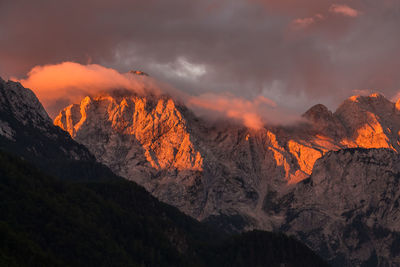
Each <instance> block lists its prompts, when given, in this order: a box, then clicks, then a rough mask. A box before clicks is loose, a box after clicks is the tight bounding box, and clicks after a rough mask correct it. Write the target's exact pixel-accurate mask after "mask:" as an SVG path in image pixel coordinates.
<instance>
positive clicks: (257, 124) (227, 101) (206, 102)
mask: <svg viewBox="0 0 400 267" xmlns="http://www.w3.org/2000/svg"><path fill="white" fill-rule="evenodd" d="M187 104H188V105H189V106H190V107H191V108H192V109H193V110H194V111H195V112H196V113H197V114H199V115H204V116H208V117H210V116H211V117H213V118H215V117H218V115H219V117H228V118H231V119H234V120H236V121H239V122H241V123H243V124H244V125H245V126H246V127H248V128H252V129H256V130H257V129H261V128H262V127H263V126H264V125H265V124H282V122H283V121H284V122H285V123H293V122H295V121H297V120H298V118H297V117H295V116H290V115H288V114H285V112H284V111H283V110H280V109H279V108H278V106H277V105H276V103H275V102H274V101H273V100H271V99H269V98H266V97H264V96H262V95H260V96H258V97H256V98H254V99H253V100H248V99H244V98H240V97H236V96H234V95H231V94H212V93H207V94H202V95H200V96H192V97H190V98H189V99H188V100H187Z"/></svg>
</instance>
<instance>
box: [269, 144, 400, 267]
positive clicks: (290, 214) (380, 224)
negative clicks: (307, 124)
mask: <svg viewBox="0 0 400 267" xmlns="http://www.w3.org/2000/svg"><path fill="white" fill-rule="evenodd" d="M399 203H400V155H399V154H397V153H396V152H394V151H393V150H391V149H360V148H353V149H346V150H340V151H336V152H329V153H327V154H326V155H325V156H324V157H322V158H321V159H319V160H318V161H317V162H316V164H315V166H314V170H313V173H312V175H311V177H310V178H309V179H307V180H306V181H304V182H302V183H300V184H299V185H297V186H296V188H295V189H294V190H293V191H291V192H290V193H288V194H287V195H285V196H283V197H281V198H277V199H274V200H271V201H270V202H267V203H265V206H264V208H265V210H266V212H270V213H272V214H274V215H275V216H278V215H281V216H284V217H285V223H283V224H282V225H280V227H279V230H280V231H284V232H286V233H290V234H293V235H295V236H297V238H299V239H300V240H302V241H303V242H305V243H306V244H307V245H308V246H309V247H310V248H312V249H313V250H314V251H316V252H318V254H319V255H321V256H323V257H324V258H325V259H328V260H329V262H330V263H332V264H333V265H334V266H398V265H400V249H399V248H400V246H399V244H400V223H399V216H400V209H399ZM363 264H364V265H363Z"/></svg>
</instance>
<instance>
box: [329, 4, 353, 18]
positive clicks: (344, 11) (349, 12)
mask: <svg viewBox="0 0 400 267" xmlns="http://www.w3.org/2000/svg"><path fill="white" fill-rule="evenodd" d="M329 11H330V12H332V13H336V14H341V15H344V16H347V17H352V18H355V17H358V15H359V14H360V12H359V11H358V10H356V9H354V8H351V7H349V6H347V5H337V4H333V5H331V7H330V8H329Z"/></svg>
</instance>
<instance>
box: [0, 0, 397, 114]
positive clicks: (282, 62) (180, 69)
mask: <svg viewBox="0 0 400 267" xmlns="http://www.w3.org/2000/svg"><path fill="white" fill-rule="evenodd" d="M399 33H400V1H398V0H379V1H377V0H347V1H339V0H338V1H328V0H219V1H209V0H202V1H187V0H169V1H161V0H146V1H135V0H133V1H132V0H130V1H128V0H113V1H111V0H87V1H71V0H68V1H67V0H57V1H54V0H37V1H27V0H0V76H2V77H3V78H6V79H7V78H11V77H13V78H14V77H15V78H18V79H26V78H28V76H27V75H28V72H29V71H30V70H31V69H32V68H34V67H35V66H43V65H56V66H59V65H57V64H60V63H62V62H75V63H79V64H80V65H81V67H82V68H87V66H86V65H88V64H96V65H89V66H97V65H101V66H104V67H105V68H107V69H115V70H117V71H118V72H121V73H124V72H127V71H129V70H130V69H139V70H142V71H145V72H147V73H149V74H150V75H151V77H153V78H154V79H155V80H157V81H161V82H163V83H165V84H169V85H170V86H172V87H175V88H178V89H179V90H181V91H183V92H185V93H187V94H189V95H193V96H199V97H198V98H196V99H195V101H194V102H193V101H192V102H193V103H196V101H197V103H198V101H200V100H203V101H205V102H207V101H208V100H210V101H211V100H213V101H215V98H214V97H213V96H218V97H221V96H223V97H222V98H223V99H222V102H223V103H224V105H229V101H230V100H232V101H242V102H241V103H242V104H244V108H245V109H248V108H249V107H252V106H254V105H260V103H264V104H266V105H267V106H268V107H269V108H272V109H275V111H276V110H278V112H280V110H282V113H285V114H286V113H287V114H291V112H293V113H301V112H304V111H305V110H306V109H307V108H309V107H310V106H311V105H314V104H317V103H323V104H325V105H327V106H328V107H329V108H331V109H334V108H336V107H337V105H338V104H339V103H340V102H342V101H343V99H344V98H346V97H348V96H350V95H354V94H369V93H370V92H375V91H378V92H381V93H383V94H384V95H385V96H386V97H388V98H390V99H393V100H394V99H395V98H396V95H397V93H398V92H399V91H400V90H399V89H400V75H399V74H400V73H399V72H400V34H399ZM41 69H43V68H41ZM36 70H38V69H36ZM111 71H112V70H111ZM48 77H50V76H48ZM28 80H29V79H28ZM78 81H79V80H78ZM49 83H50V82H49ZM50 84H51V83H50ZM30 85H31V86H35V84H34V83H30ZM32 89H35V88H32ZM75 89H76V86H75ZM54 90H59V89H58V88H55V89H54ZM67 92H68V91H67ZM69 92H70V93H71V94H73V93H76V91H72V89H71V91H69ZM199 99H200V100H199ZM260 99H261V102H260ZM220 100H221V99H217V101H216V102H215V103H222V102H218V101H220ZM224 101H225V102H224ZM227 101H228V102H227ZM235 103H236V102H235ZM198 104H199V103H198ZM201 104H204V102H201V103H200V105H201ZM242 106H243V105H242Z"/></svg>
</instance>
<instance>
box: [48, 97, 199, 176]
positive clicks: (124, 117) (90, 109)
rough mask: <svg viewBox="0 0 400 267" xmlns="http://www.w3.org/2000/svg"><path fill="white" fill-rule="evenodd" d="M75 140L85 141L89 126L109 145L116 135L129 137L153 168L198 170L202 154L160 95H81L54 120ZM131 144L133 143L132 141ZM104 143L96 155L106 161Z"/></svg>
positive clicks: (175, 110)
mask: <svg viewBox="0 0 400 267" xmlns="http://www.w3.org/2000/svg"><path fill="white" fill-rule="evenodd" d="M54 123H55V125H57V126H59V127H61V128H62V129H64V130H66V131H68V132H69V133H70V134H71V136H73V137H74V138H75V139H76V140H78V141H80V140H82V141H83V140H85V139H86V138H87V137H88V134H91V133H92V129H96V130H97V134H101V135H106V136H108V140H109V144H108V145H110V146H114V145H118V143H119V142H120V141H118V140H114V138H115V139H118V138H117V137H116V135H120V136H124V137H125V138H132V141H133V142H135V143H137V144H138V145H140V146H141V148H142V149H144V155H145V158H146V160H147V161H148V162H149V163H150V165H151V167H152V168H154V169H157V170H161V169H171V168H172V169H177V170H197V171H201V170H202V157H201V154H200V153H199V152H198V151H197V150H196V148H195V147H194V144H193V142H192V140H191V137H190V134H189V133H188V131H187V123H186V121H185V119H184V118H183V116H182V114H181V112H180V111H179V110H178V108H177V107H176V105H175V102H174V101H173V100H172V99H171V98H167V97H164V96H160V97H156V96H148V97H141V96H137V95H126V96H121V95H119V96H118V97H115V96H113V95H112V94H111V95H101V96H96V97H92V98H91V97H85V98H84V99H83V100H82V101H81V103H80V104H79V105H78V104H75V105H71V106H69V107H67V108H65V109H64V110H63V111H61V112H60V114H59V115H58V116H57V117H56V119H55V120H54ZM132 145H133V144H132ZM103 146H104V144H101V145H100V144H99V147H98V150H96V149H95V150H94V151H97V153H94V154H95V155H96V156H97V157H98V158H100V159H103V160H106V159H105V158H104V157H107V156H108V155H107V153H106V154H104V152H105V151H104V147H103Z"/></svg>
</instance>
